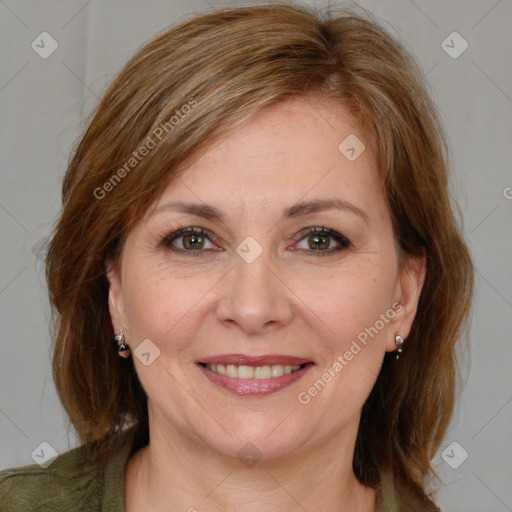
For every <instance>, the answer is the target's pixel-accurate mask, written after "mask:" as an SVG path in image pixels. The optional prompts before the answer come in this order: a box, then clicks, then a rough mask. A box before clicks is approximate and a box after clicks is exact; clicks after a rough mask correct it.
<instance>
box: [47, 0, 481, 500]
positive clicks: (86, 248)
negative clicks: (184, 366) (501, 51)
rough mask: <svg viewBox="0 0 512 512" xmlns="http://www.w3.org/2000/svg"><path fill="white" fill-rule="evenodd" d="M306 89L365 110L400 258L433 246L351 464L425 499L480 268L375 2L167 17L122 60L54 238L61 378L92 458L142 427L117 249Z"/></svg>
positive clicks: (439, 133) (88, 136)
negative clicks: (123, 348) (192, 170)
mask: <svg viewBox="0 0 512 512" xmlns="http://www.w3.org/2000/svg"><path fill="white" fill-rule="evenodd" d="M294 96H295V97H296V96H299V97H313V96H315V97H317V98H320V99H321V100H323V101H334V102H337V104H339V105H341V106H342V107H344V108H345V109H347V110H348V111H349V112H350V113H351V114H352V115H353V116H354V118H355V119H357V120H358V122H359V123H360V125H361V127H362V130H363V133H364V136H365V137H366V138H365V144H366V145H367V147H369V149H370V150H371V151H372V155H373V157H374V161H375V165H376V172H378V174H379V177H380V179H381V183H382V190H383V193H384V195H385V199H386V202H387V205H388V208H389V212H390V216H391V220H392V225H393V230H394V236H395V240H396V244H397V247H399V253H400V254H402V255H403V258H402V260H403V261H405V262H407V261H408V260H409V259H410V258H414V257H421V256H422V255H423V254H424V253H425V254H426V277H425V282H424V285H423V289H422V292H421V295H420V300H419V305H418V310H417V314H416V317H415V320H414V322H413V326H412V329H411V333H410V335H409V337H408V340H407V344H406V347H405V348H406V349H405V350H404V353H403V355H402V357H401V359H400V362H399V363H397V362H395V361H394V356H393V354H392V353H388V354H386V356H385V358H384V361H383V366H382V369H381V372H380V374H379V376H378V378H377V381H376V383H375V386H374V388H373V389H372V391H371V394H370V396H369V397H368V399H367V401H366V402H365V404H364V406H363V410H362V416H361V422H360V426H359V432H358V436H357V440H356V446H355V453H354V459H353V469H354V473H355V475H356V476H357V478H358V479H359V481H360V482H361V483H363V484H366V485H372V486H374V485H377V484H378V482H379V481H380V480H379V479H380V475H381V474H382V472H385V471H388V472H391V473H392V475H393V477H394V478H395V480H396V481H397V482H400V485H402V486H403V487H404V488H406V489H408V492H410V493H411V495H415V496H418V497H419V498H418V499H420V498H421V499H427V498H426V491H425V489H426V486H427V483H428V482H430V480H431V477H432V476H433V475H435V472H434V470H433V468H432V466H431V462H430V461H431V460H432V458H433V456H434V455H435V453H436V451H437V449H438V448H439V446H440V443H441V442H442V440H443V437H444V435H445V433H446V430H447V428H448V426H449V422H450V419H451V415H452V411H453V407H454V401H455V396H456V384H457V375H458V363H457V356H456V349H457V342H458V341H459V340H460V339H461V338H462V335H463V334H464V331H465V330H466V329H467V327H468V321H469V320H468V316H469V311H470V305H471V298H472V293H473V279H474V271H473V266H472V261H471V257H470V254H469V251H468V248H467V246H466V244H465V242H464V239H463V235H462V227H461V226H460V222H459V221H458V219H457V217H456V216H455V214H454V206H452V205H455V202H454V201H453V200H452V199H451V197H450V193H449V190H448V177H449V176H448V167H449V166H448V162H449V151H448V145H447V142H446V136H445V134H444V131H443V128H442V125H441V122H440V120H439V115H438V114H437V111H436V108H435V106H434V104H433V102H432V100H431V99H430V97H429V94H428V93H427V90H426V88H425V86H424V84H423V77H422V74H421V71H420V69H419V68H418V66H417V64H416V63H415V61H414V60H413V58H412V57H411V55H410V54H409V52H408V51H407V50H406V49H405V47H404V45H403V44H402V43H400V42H399V41H398V40H397V39H396V38H395V37H394V36H391V35H390V34H389V33H388V32H387V31H386V30H385V29H384V28H382V26H380V25H379V24H378V23H377V22H376V21H375V20H374V18H373V16H372V15H371V14H370V13H368V12H367V11H365V10H364V9H361V10H354V9H346V8H332V7H331V8H328V9H323V10H320V9H318V8H314V7H304V6H299V5H297V4H291V3H288V4H281V3H273V4H267V5H259V6H248V7H238V8H227V9H223V10H218V11H215V12H211V13H207V14H204V15H200V16H196V17H193V18H191V19H189V20H186V21H184V22H182V23H180V24H179V25H177V26H174V27H171V28H170V29H167V30H166V31H163V32H162V33H160V34H158V35H157V36H156V37H155V38H154V39H153V40H152V41H150V42H149V43H147V44H146V45H145V46H143V47H142V49H140V50H139V51H138V52H137V53H136V54H135V55H134V56H133V57H132V58H131V59H130V60H129V62H128V63H127V64H126V65H125V66H124V68H123V69H122V70H121V71H120V73H119V74H118V75H117V76H116V78H115V79H114V80H113V82H112V84H111V85H110V86H109V87H108V89H107V90H106V92H105V93H104V95H103V97H102V99H101V101H100V102H99V105H98V106H97V107H96V109H95V110H94V112H93V113H92V114H91V118H90V120H89V122H88V126H87V128H86V130H85V133H84V134H83V136H82V137H81V139H80V140H79V141H78V143H77V145H76V147H75V148H74V150H73V154H72V156H71V158H70V162H69V166H68V169H67V172H66V175H65V177H64V180H63V185H62V201H63V208H62V212H61V214H60V217H59V219H58V222H57V224H56V226H55V228H54V230H53V233H52V237H51V240H50V242H49V246H48V253H47V260H46V278H47V281H48V288H49V296H50V302H51V306H52V314H53V323H52V331H53V332H52V336H53V339H54V352H53V361H52V365H53V377H54V380H55V384H56V388H57V391H58V394H59V397H60V399H61V401H62V404H63V406H64V408H65V410H66V412H67V414H68V416H69V419H70V424H72V426H73V427H74V429H75V430H76V432H77V434H78V436H79V439H80V441H81V442H82V443H83V444H89V445H91V446H94V447H95V451H96V453H97V454H98V460H100V459H101V458H102V456H103V457H106V456H107V454H108V452H109V446H111V441H112V439H114V438H115V435H114V434H115V433H116V432H118V431H122V430H124V429H126V427H127V426H129V425H131V426H134V425H135V426H136V429H137V432H138V435H139V437H140V439H141V440H146V441H147V439H148V436H149V433H148V412H147V397H146V395H145V392H144V390H143V388H142V386H141V384H140V382H139V380H138V377H137V374H136V372H135V368H134V365H133V361H132V359H131V358H130V359H127V360H125V359H123V358H120V357H119V356H118V354H117V351H116V350H115V347H114V345H113V343H112V342H111V339H112V337H113V335H114V332H113V328H112V323H111V318H110V315H109V311H108V291H109V283H108V279H107V276H106V267H105V260H106V259H107V258H111V259H112V261H113V262H114V264H115V265H119V262H120V258H119V256H120V251H121V249H122V247H123V243H124V240H125V239H126V236H127V234H128V233H129V232H130V230H131V229H132V228H133V226H134V225H135V224H136V223H137V222H138V221H139V220H140V219H141V218H142V217H143V215H144V213H145V212H146V211H147V209H148V208H149V206H150V205H151V204H152V203H153V201H155V199H157V198H158V197H159V194H161V192H162V191H163V189H164V188H165V185H166V184H168V183H169V181H170V180H172V179H175V178H176V177H177V176H178V175H179V174H180V173H181V172H183V171H184V170H185V169H186V166H187V164H188V163H190V162H191V161H193V160H194V159H195V158H197V157H198V156H199V155H200V154H202V152H204V151H205V150H206V148H207V147H209V144H211V143H212V142H213V141H214V140H216V139H218V138H219V137H221V136H222V135H223V134H225V133H226V132H227V131H228V130H230V129H232V128H233V127H235V126H236V125H238V124H240V123H242V122H243V121H244V120H245V119H247V118H248V116H250V115H251V114H253V113H255V112H257V111H259V110H261V109H262V108H263V107H265V106H267V105H270V104H275V103H277V102H282V101H285V100H287V99H290V98H292V97H294ZM151 143H153V144H151ZM143 147H145V148H146V151H143V150H142V148H143ZM139 152H140V155H139ZM141 155H144V157H142V156H141ZM429 503H430V501H429ZM417 510H419V509H417ZM425 510H426V509H425Z"/></svg>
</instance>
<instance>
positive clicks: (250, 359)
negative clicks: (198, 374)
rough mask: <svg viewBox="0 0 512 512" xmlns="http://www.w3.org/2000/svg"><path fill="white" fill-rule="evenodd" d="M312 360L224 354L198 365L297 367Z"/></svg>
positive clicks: (279, 356) (284, 356) (198, 361)
mask: <svg viewBox="0 0 512 512" xmlns="http://www.w3.org/2000/svg"><path fill="white" fill-rule="evenodd" d="M312 362H313V361H311V359H304V358H302V357H295V356H287V355H283V354H267V355H262V356H250V355H245V354H222V355H218V356H212V357H205V358H203V359H199V360H197V361H196V363H205V364H224V365H226V364H233V365H235V366H271V365H273V364H280V365H283V366H285V365H290V366H297V365H302V364H307V363H312Z"/></svg>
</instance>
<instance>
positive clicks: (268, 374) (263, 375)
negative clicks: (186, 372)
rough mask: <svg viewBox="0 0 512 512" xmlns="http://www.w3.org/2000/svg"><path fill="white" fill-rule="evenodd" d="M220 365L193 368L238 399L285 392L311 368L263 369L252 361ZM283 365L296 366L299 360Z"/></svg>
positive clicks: (310, 365) (309, 365)
mask: <svg viewBox="0 0 512 512" xmlns="http://www.w3.org/2000/svg"><path fill="white" fill-rule="evenodd" d="M232 359H234V358H232ZM217 361H219V359H217ZM303 361H304V360H303ZM224 362H225V363H226V364H221V363H219V362H215V363H214V362H209V363H206V362H197V368H199V370H201V373H202V374H203V375H204V376H205V377H206V378H207V379H208V380H209V381H210V382H211V383H213V384H214V385H215V386H216V387H219V388H222V389H224V390H226V391H229V392H230V393H232V394H235V395H238V396H247V397H250V396H253V397H262V396H265V395H269V394H272V393H275V392H277V391H280V390H282V389H284V388H287V387H288V386H291V385H292V384H293V383H295V382H296V381H298V380H300V379H302V377H304V375H305V374H306V373H307V372H308V371H309V370H311V368H313V366H315V365H314V363H313V362H306V363H303V364H294V365H289V364H267V365H263V364H262V362H261V361H254V360H253V361H251V362H249V361H243V362H245V363H246V364H228V362H227V361H224ZM283 362H300V360H299V359H297V360H296V361H283ZM258 364H259V366H257V365H258Z"/></svg>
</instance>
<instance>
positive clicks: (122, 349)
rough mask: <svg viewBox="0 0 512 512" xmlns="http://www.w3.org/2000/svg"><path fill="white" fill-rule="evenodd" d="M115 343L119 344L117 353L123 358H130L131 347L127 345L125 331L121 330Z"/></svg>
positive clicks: (115, 337)
mask: <svg viewBox="0 0 512 512" xmlns="http://www.w3.org/2000/svg"><path fill="white" fill-rule="evenodd" d="M113 341H114V342H117V353H118V354H119V355H120V356H121V357H124V358H126V357H129V356H130V354H131V350H130V347H129V346H128V345H127V344H126V340H125V339H124V333H123V329H121V332H120V333H119V334H116V335H115V336H114V340H113Z"/></svg>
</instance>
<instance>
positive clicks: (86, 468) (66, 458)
mask: <svg viewBox="0 0 512 512" xmlns="http://www.w3.org/2000/svg"><path fill="white" fill-rule="evenodd" d="M99 490H100V471H99V469H98V468H97V467H96V466H95V465H94V464H92V463H91V462H89V459H88V457H87V452H86V449H85V447H83V446H81V447H79V448H75V449H73V450H70V451H68V452H65V453H63V454H62V455H60V456H59V457H57V459H56V460H55V461H54V462H53V463H52V464H51V465H50V466H49V467H47V468H46V469H45V468H43V467H41V466H39V465H37V464H31V465H28V466H21V467H18V468H12V469H7V470H3V471H0V510H2V511H16V512H23V511H29V510H40V511H46V510H47V511H50V510H52V511H55V510H91V509H94V508H95V507H97V506H98V499H99V495H100V493H99V492H98V491H99ZM79 503H80V505H78V504H79ZM77 505H78V506H77ZM84 507H86V508H84Z"/></svg>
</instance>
